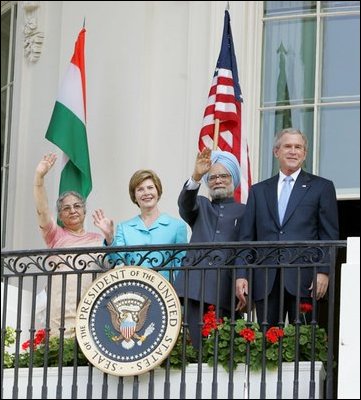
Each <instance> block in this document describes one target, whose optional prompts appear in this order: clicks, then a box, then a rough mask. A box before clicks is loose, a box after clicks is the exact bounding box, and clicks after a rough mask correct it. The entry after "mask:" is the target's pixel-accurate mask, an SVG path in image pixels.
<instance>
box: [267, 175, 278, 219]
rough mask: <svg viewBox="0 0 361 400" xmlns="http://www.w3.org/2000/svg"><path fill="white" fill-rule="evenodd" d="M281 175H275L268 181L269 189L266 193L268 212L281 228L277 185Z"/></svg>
mask: <svg viewBox="0 0 361 400" xmlns="http://www.w3.org/2000/svg"><path fill="white" fill-rule="evenodd" d="M278 178H279V175H275V176H274V177H272V178H271V179H270V180H269V181H268V187H267V190H266V193H265V197H266V201H267V206H268V210H269V212H270V214H271V216H272V218H273V219H274V220H275V222H276V224H277V225H278V226H280V222H279V219H278V199H277V185H278Z"/></svg>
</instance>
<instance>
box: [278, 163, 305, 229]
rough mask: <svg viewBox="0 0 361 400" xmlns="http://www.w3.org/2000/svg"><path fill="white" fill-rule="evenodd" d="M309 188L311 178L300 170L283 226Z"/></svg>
mask: <svg viewBox="0 0 361 400" xmlns="http://www.w3.org/2000/svg"><path fill="white" fill-rule="evenodd" d="M310 187H311V177H310V175H309V174H307V173H306V172H304V171H303V170H302V171H301V172H300V174H299V175H298V178H297V180H296V182H295V184H294V186H293V189H292V192H291V196H290V198H289V200H288V204H287V208H286V213H285V216H284V218H283V223H282V225H284V224H285V223H286V222H287V221H288V220H289V218H290V217H291V215H292V214H293V213H294V211H295V209H296V208H297V207H298V205H299V203H300V201H301V200H302V199H303V197H304V196H305V194H306V193H307V192H308V189H309V188H310Z"/></svg>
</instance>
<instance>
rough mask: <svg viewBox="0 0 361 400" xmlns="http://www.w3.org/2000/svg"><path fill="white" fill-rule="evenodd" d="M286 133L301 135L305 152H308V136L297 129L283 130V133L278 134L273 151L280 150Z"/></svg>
mask: <svg viewBox="0 0 361 400" xmlns="http://www.w3.org/2000/svg"><path fill="white" fill-rule="evenodd" d="M286 133H288V134H290V135H301V137H302V139H303V143H304V147H305V150H306V151H307V149H308V139H307V136H306V135H305V134H304V133H302V132H301V131H300V130H299V129H295V128H286V129H282V131H280V132H278V133H277V134H276V136H275V138H274V142H273V150H276V149H279V148H280V146H281V139H282V136H283V135H285V134H286Z"/></svg>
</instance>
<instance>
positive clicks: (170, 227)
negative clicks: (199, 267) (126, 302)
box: [93, 170, 187, 279]
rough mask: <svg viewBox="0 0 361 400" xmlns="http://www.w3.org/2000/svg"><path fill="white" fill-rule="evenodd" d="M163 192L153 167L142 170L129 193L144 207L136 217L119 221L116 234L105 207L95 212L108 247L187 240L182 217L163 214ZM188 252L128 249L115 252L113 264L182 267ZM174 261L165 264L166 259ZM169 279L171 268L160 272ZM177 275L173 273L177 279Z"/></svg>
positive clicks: (95, 222) (134, 200) (135, 202)
mask: <svg viewBox="0 0 361 400" xmlns="http://www.w3.org/2000/svg"><path fill="white" fill-rule="evenodd" d="M162 193H163V189H162V183H161V181H160V179H159V177H158V175H157V174H156V173H155V172H154V171H152V170H139V171H137V172H135V173H134V174H133V176H132V177H131V179H130V182H129V195H130V198H131V200H132V202H133V203H134V204H136V205H137V206H138V207H139V209H140V214H139V215H137V216H135V217H134V218H132V219H130V220H127V221H124V222H120V223H118V225H117V227H116V230H115V234H114V224H113V221H112V220H110V219H109V218H107V217H106V216H105V215H104V212H103V210H101V209H99V210H95V212H94V213H93V219H94V224H95V225H96V226H97V227H98V228H99V229H100V230H101V231H102V232H103V234H104V236H105V240H104V244H105V245H106V246H133V245H139V246H142V245H157V244H164V245H167V244H176V243H187V227H186V224H185V223H184V222H183V221H182V220H181V219H178V218H174V217H171V216H170V215H168V214H165V213H161V212H160V211H159V208H158V202H159V199H160V198H161V196H162ZM183 256H184V252H181V253H179V254H176V255H172V254H171V252H170V251H166V250H165V251H162V252H159V251H157V252H151V253H148V252H126V253H112V254H110V256H109V257H110V259H111V263H112V264H114V265H115V264H118V265H120V264H124V265H142V266H144V267H148V268H153V267H158V266H160V265H162V266H164V267H174V266H177V267H179V266H180V265H181V260H182V257H183ZM168 258H171V259H172V261H170V262H168V263H166V264H165V265H163V264H164V259H168ZM160 273H161V274H162V275H164V276H165V277H166V278H168V279H169V271H160ZM174 277H175V276H173V278H174Z"/></svg>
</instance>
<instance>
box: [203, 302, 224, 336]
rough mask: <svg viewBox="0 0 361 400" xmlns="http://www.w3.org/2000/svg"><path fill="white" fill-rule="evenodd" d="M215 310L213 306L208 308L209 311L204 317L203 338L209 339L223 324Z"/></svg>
mask: <svg viewBox="0 0 361 400" xmlns="http://www.w3.org/2000/svg"><path fill="white" fill-rule="evenodd" d="M214 309H215V307H214V306H213V305H210V306H208V311H207V312H206V313H205V314H204V315H203V328H202V336H204V337H208V336H209V335H210V334H211V333H212V331H213V330H214V329H218V326H219V325H220V324H222V323H223V320H222V319H221V318H218V320H217V319H216V312H215V311H214Z"/></svg>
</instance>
